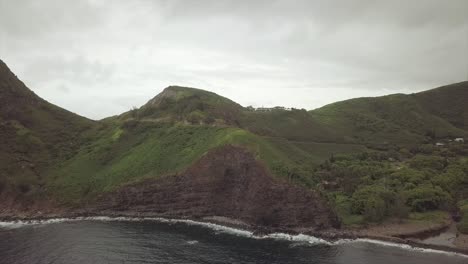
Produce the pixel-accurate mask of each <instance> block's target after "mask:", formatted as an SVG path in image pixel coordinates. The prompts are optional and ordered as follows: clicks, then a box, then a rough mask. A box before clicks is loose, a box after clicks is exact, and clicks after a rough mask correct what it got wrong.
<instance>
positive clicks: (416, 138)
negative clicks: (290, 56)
mask: <svg viewBox="0 0 468 264" xmlns="http://www.w3.org/2000/svg"><path fill="white" fill-rule="evenodd" d="M467 98H468V82H463V83H458V84H453V85H448V86H444V87H440V88H437V89H433V90H430V91H426V92H422V93H417V94H411V95H405V94H393V95H387V96H382V97H373V98H356V99H351V100H346V101H342V102H337V103H333V104H330V105H327V106H324V107H322V108H319V109H316V110H313V111H310V114H311V115H312V116H314V117H315V118H316V119H318V120H320V123H321V124H322V125H324V126H328V127H330V128H332V129H333V130H335V131H338V132H339V133H341V136H342V137H343V138H351V139H352V140H353V141H355V142H359V143H363V144H386V143H396V144H411V143H421V142H424V141H426V140H427V139H428V138H431V137H432V138H445V137H452V138H453V137H461V136H466V135H467V131H466V130H464V129H466V122H465V121H466V114H467V113H468V109H467V107H468V106H467V104H466V100H467Z"/></svg>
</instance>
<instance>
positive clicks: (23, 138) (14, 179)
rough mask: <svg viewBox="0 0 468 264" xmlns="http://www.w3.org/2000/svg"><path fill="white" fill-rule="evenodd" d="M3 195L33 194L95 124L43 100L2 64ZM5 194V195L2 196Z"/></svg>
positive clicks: (0, 160)
mask: <svg viewBox="0 0 468 264" xmlns="http://www.w3.org/2000/svg"><path fill="white" fill-rule="evenodd" d="M0 114H1V115H0V133H1V137H0V193H13V195H16V194H18V195H23V194H24V195H33V194H34V193H35V192H36V191H37V190H38V189H39V188H40V187H41V186H42V185H43V184H44V181H45V175H44V170H45V169H47V167H48V166H49V165H50V164H51V163H53V162H54V161H57V160H63V159H65V158H66V157H71V156H72V155H73V153H74V151H76V150H77V149H78V148H79V147H80V145H81V143H82V132H84V131H85V130H88V129H90V128H91V127H93V126H94V122H93V121H90V120H88V119H86V118H83V117H81V116H78V115H76V114H73V113H71V112H69V111H67V110H64V109H62V108H60V107H57V106H55V105H53V104H50V103H48V102H47V101H45V100H43V99H41V98H40V97H38V96H37V95H36V94H34V93H33V92H32V91H31V90H29V89H28V88H27V87H26V86H25V85H24V84H23V82H21V81H20V80H19V79H18V78H17V77H16V76H15V75H14V74H13V73H12V72H11V71H10V69H9V68H8V67H7V66H6V64H5V63H4V62H3V61H0ZM0 195H1V194H0Z"/></svg>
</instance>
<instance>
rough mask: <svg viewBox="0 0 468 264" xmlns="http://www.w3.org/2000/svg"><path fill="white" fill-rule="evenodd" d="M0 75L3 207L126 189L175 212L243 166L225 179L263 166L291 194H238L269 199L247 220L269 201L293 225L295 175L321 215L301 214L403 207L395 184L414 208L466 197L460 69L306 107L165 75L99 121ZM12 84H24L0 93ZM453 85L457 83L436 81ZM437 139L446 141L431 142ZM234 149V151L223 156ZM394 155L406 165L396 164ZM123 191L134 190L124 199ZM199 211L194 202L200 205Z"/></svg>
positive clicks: (78, 203) (114, 202) (76, 204)
mask: <svg viewBox="0 0 468 264" xmlns="http://www.w3.org/2000/svg"><path fill="white" fill-rule="evenodd" d="M5 67H6V65H5ZM0 68H1V65H0ZM0 86H1V87H0V102H1V101H2V100H3V101H5V102H7V103H8V104H3V105H2V106H0V113H1V119H0V131H1V132H2V135H3V137H2V138H1V139H0V169H1V171H2V173H1V174H0V198H1V199H2V201H3V202H0V215H2V214H3V215H11V214H23V213H24V214H27V213H30V214H33V213H37V211H38V210H40V211H54V210H59V209H69V210H75V209H76V210H80V209H81V210H87V209H90V208H96V206H97V207H99V206H101V207H99V208H100V209H99V210H105V211H107V212H111V211H112V210H117V208H120V209H119V210H127V209H128V207H126V205H128V204H129V203H132V202H134V203H135V205H136V206H139V208H140V209H141V210H143V211H142V212H144V213H152V214H160V213H164V214H166V215H173V216H176V215H177V216H180V212H181V211H176V210H175V208H172V209H171V208H170V207H171V206H169V203H172V202H175V203H174V204H176V205H180V206H182V207H183V208H182V209H183V210H182V209H181V210H182V211H183V212H186V214H185V215H186V216H187V217H191V216H195V215H194V214H192V212H191V211H190V208H189V207H185V206H186V205H187V204H188V205H190V204H192V202H193V204H194V205H197V206H198V205H200V204H199V203H202V202H197V201H198V200H203V201H208V200H210V199H214V200H216V199H221V200H222V199H225V198H226V197H225V196H223V193H222V192H221V191H219V188H220V186H224V184H219V182H218V181H221V182H225V183H226V184H227V183H229V184H231V182H230V181H228V180H230V178H233V179H244V180H242V181H239V182H235V184H232V185H230V186H231V187H229V188H231V189H228V190H227V191H228V192H231V191H235V190H244V191H245V192H250V191H251V190H252V189H249V188H254V187H255V186H254V185H251V183H253V182H256V180H255V174H252V173H250V172H249V171H251V170H253V171H257V172H259V173H260V172H261V174H262V175H263V176H262V177H263V179H265V182H269V183H271V184H269V185H268V186H269V187H268V188H270V187H271V188H273V187H274V186H276V187H274V189H282V190H285V191H284V192H278V193H277V194H276V195H275V196H274V197H270V198H271V199H273V200H272V201H275V200H274V199H277V201H276V202H277V203H280V204H284V201H283V199H290V198H291V199H292V200H291V204H290V205H291V206H290V207H289V206H286V205H285V206H284V208H276V207H274V206H273V205H272V204H270V203H266V201H267V200H269V199H270V198H268V199H264V198H265V197H263V198H262V199H263V200H262V199H260V200H262V201H263V202H265V203H264V204H259V203H260V200H257V199H256V198H252V199H251V200H248V201H244V202H242V203H239V206H241V207H243V208H244V206H247V204H249V203H253V204H252V206H253V207H255V206H266V207H268V208H267V209H268V210H265V211H263V213H262V214H263V215H257V214H254V213H253V211H252V212H251V213H249V214H245V215H243V219H244V220H246V221H248V220H249V219H254V218H255V219H257V220H255V221H254V220H252V223H253V224H260V223H261V222H262V221H261V220H260V219H267V220H268V221H272V218H271V215H277V216H278V217H280V218H281V219H282V220H281V221H282V222H281V223H277V224H278V225H280V226H288V224H287V222H288V221H293V219H288V218H287V216H286V215H287V213H285V212H288V210H293V211H294V210H296V209H292V208H302V207H303V206H304V204H303V202H304V201H301V200H300V199H299V197H296V196H293V195H292V194H290V191H287V190H292V189H295V188H299V189H297V190H300V191H298V192H300V193H306V194H307V193H308V194H310V197H316V198H314V199H312V200H313V202H312V200H310V203H312V205H311V208H321V209H320V210H319V211H320V213H319V214H320V215H318V216H317V218H316V219H321V220H319V221H318V222H314V221H312V222H307V221H306V222H307V223H308V225H310V226H309V227H310V228H319V227H320V226H328V227H332V226H339V224H337V223H334V222H333V221H332V219H336V217H337V215H338V216H339V218H340V221H342V222H343V223H350V222H353V221H355V220H356V219H361V220H362V219H363V218H364V217H366V219H368V220H369V221H377V220H381V219H383V217H387V216H388V214H389V211H388V210H397V209H398V210H403V209H405V208H406V207H404V208H402V207H401V206H400V205H399V204H397V203H396V201H397V199H396V198H395V197H400V196H403V197H406V196H408V198H407V200H405V204H406V205H405V206H408V207H411V208H412V209H411V210H420V208H423V209H424V210H426V209H425V208H426V207H427V208H429V209H430V210H434V209H443V206H444V205H445V204H444V203H447V204H450V206H452V207H454V206H455V205H454V202H455V201H460V202H461V201H463V200H464V199H468V194H466V192H464V191H463V190H462V189H460V188H463V186H465V185H464V184H465V183H464V181H463V179H464V178H463V177H462V176H463V175H465V173H466V172H465V167H463V166H465V165H464V163H463V159H462V158H460V157H463V155H465V154H464V153H465V149H464V148H463V146H464V145H463V144H458V143H454V142H453V139H454V138H455V137H465V136H466V135H467V131H466V130H464V128H465V125H466V124H465V123H464V118H465V115H466V113H467V112H468V109H466V106H465V105H464V104H463V102H464V101H463V98H468V96H467V92H468V82H463V83H458V84H453V85H448V86H445V88H444V87H442V88H437V89H435V90H434V91H432V90H431V91H429V92H427V93H417V94H414V95H403V94H395V95H388V96H383V97H376V98H359V99H350V100H346V101H343V102H337V103H334V104H330V105H327V106H324V107H322V108H320V109H316V110H312V111H305V110H302V109H291V110H285V109H278V108H276V109H271V110H268V111H256V110H255V109H250V108H246V107H243V106H241V105H239V104H237V103H235V102H233V101H231V100H229V99H228V98H225V97H222V96H219V95H217V94H215V93H212V92H208V91H204V90H201V89H196V88H189V87H180V86H170V87H167V88H166V89H164V90H163V92H162V93H160V94H158V95H156V96H155V97H154V98H152V99H150V100H149V101H148V103H146V104H145V105H143V106H142V107H140V108H135V109H132V110H130V111H128V112H125V113H122V114H121V115H118V116H114V117H109V118H106V119H105V120H101V121H91V120H89V119H86V118H83V117H80V116H78V115H76V114H73V113H71V112H68V111H66V110H63V109H61V108H59V107H57V106H54V105H52V104H50V103H48V102H46V101H45V100H43V99H41V98H39V97H38V96H36V95H35V94H34V93H33V92H32V91H30V90H29V89H28V88H27V87H26V86H25V85H24V84H23V83H22V82H21V81H20V80H19V79H18V78H17V77H16V76H14V74H13V73H12V72H11V71H10V70H9V69H8V70H5V69H3V70H1V69H0ZM454 87H455V88H454ZM15 89H16V90H18V91H19V93H20V94H19V96H16V97H15V96H12V94H10V92H8V93H3V91H15ZM452 90H453V91H456V92H455V94H454V95H451V94H449V95H446V94H445V91H452ZM448 93H450V92H448ZM7 95H8V96H7ZM434 97H436V98H435V99H434ZM452 97H456V98H454V99H452ZM452 101H453V103H451V102H452ZM436 142H437V143H439V142H444V143H445V144H446V145H447V146H446V147H443V148H440V147H436V146H435V145H434V144H435V143H436ZM213 153H214V154H213ZM420 155H423V157H420ZM430 155H433V156H434V157H432V156H430ZM426 156H429V157H426ZM222 157H229V158H224V159H223V158H222ZM230 159H233V160H237V161H236V162H234V163H233V164H231V165H229V166H228V164H230V163H229V160H230ZM223 164H225V165H226V166H224V165H223ZM415 164H416V165H415ZM420 164H423V165H422V166H421V165H420ZM427 164H429V165H431V166H432V165H434V166H433V167H434V169H432V170H431V171H428V172H425V174H421V173H418V172H417V171H415V168H418V169H420V168H424V167H425V166H426V165H427ZM348 166H349V167H348ZM196 168H198V169H196ZM400 168H404V169H403V170H402V171H403V172H405V173H407V174H408V175H406V174H404V175H401V172H400V171H399V170H400ZM467 168H468V167H467ZM198 171H203V173H202V174H199V172H198ZM434 171H437V173H434ZM467 171H468V170H467ZM195 172H196V173H195ZM398 173H400V174H398ZM181 175H183V176H181ZM190 175H192V176H193V177H194V178H193V179H192V178H191V177H192V176H190ZM206 175H210V177H208V178H206V177H205V176H206ZM217 175H218V176H219V178H218V176H217ZM246 175H247V176H248V177H247V176H246ZM437 175H450V177H449V176H447V177H446V178H440V177H438V176H437ZM348 176H349V177H348ZM171 177H176V178H174V179H173V178H171ZM187 177H188V178H187ZM222 177H224V178H222ZM243 177H244V178H243ZM245 177H246V178H245ZM385 177H393V178H392V180H394V181H397V180H398V181H401V180H402V179H403V181H405V180H407V178H409V179H411V181H414V182H412V183H411V185H408V186H406V187H405V188H409V190H410V191H411V192H409V191H408V190H406V189H405V190H401V189H398V188H397V187H398V186H403V184H401V183H400V184H397V185H395V186H396V187H395V186H393V187H392V188H394V189H393V190H392V191H388V186H387V185H386V184H387V181H386V180H383V178H385ZM399 177H400V178H399ZM175 179H180V180H181V181H182V180H184V181H186V180H187V181H189V179H190V181H192V180H193V181H194V182H191V183H190V184H189V185H190V186H192V185H193V186H198V187H200V186H202V185H200V184H199V182H198V181H201V182H205V181H206V183H207V184H208V183H209V184H210V186H212V188H210V189H209V190H208V191H207V192H206V193H207V194H206V195H207V196H205V195H200V194H199V193H198V192H193V193H192V194H188V193H187V194H185V193H184V192H181V191H180V188H181V187H180V186H183V184H179V183H178V182H177V181H176V182H173V181H174V180H175ZM385 179H386V178H385ZM145 183H151V186H153V187H154V188H153V189H145V187H146V186H145ZM424 184H425V185H424ZM162 185H164V186H167V188H169V189H168V190H167V191H166V190H165V191H164V192H163V193H165V195H166V196H167V195H170V194H174V197H170V198H167V197H166V196H165V197H166V198H167V199H166V198H165V199H164V201H166V202H167V203H168V204H167V205H164V204H158V199H157V197H158V196H157V195H155V196H151V195H150V193H151V192H152V191H154V190H157V191H158V192H162V191H161V189H160V188H159V187H158V186H162ZM257 185H258V184H257ZM374 185H375V186H377V187H375V186H374ZM382 185H383V186H382ZM265 186H266V185H265ZM272 186H273V187H272ZM198 187H197V188H198ZM374 187H375V188H374ZM135 188H136V189H135ZM171 188H174V189H171ZM265 188H266V187H265ZM140 189H141V190H142V191H145V193H147V194H148V197H146V196H145V197H142V196H138V192H135V190H140ZM452 189H453V191H451V190H452ZM369 190H372V191H369ZM408 192H409V193H408ZM427 194H434V195H437V197H439V198H440V200H443V201H444V203H442V202H440V201H430V202H427V201H426V200H424V199H427V197H426V196H424V195H427ZM126 195H130V196H134V195H136V197H137V198H138V199H137V198H135V199H136V200H132V201H130V200H128V199H127V196H126ZM362 195H364V197H366V198H367V197H368V196H372V197H373V199H374V198H375V200H376V201H379V205H382V204H383V205H384V208H385V209H382V211H378V212H375V211H372V210H374V209H372V208H374V207H375V206H376V205H375V204H372V205H368V204H366V203H365V202H363V201H362V200H361V197H362ZM421 195H422V196H424V197H423V198H421V197H419V196H421ZM150 196H151V197H153V198H151V197H150ZM207 197H208V198H207ZM223 197H224V198H223ZM230 197H231V196H230ZM232 197H239V196H237V194H236V195H234V196H232ZM232 197H231V198H232ZM252 197H254V196H252ZM285 197H289V198H285ZM388 197H393V198H392V199H388ZM231 198H229V199H231ZM293 198H294V199H293ZM449 198H450V199H449ZM103 199H104V200H103ZM106 199H107V200H106ZM180 199H182V200H180ZM191 199H193V201H192V200H191ZM197 199H198V200H197ZM206 199H208V200H206ZM226 199H227V198H226ZM232 199H234V198H232ZM236 199H237V198H236ZM179 200H180V202H181V203H178V202H177V201H179ZM44 201H50V203H49V202H44ZM421 201H422V202H421ZM426 203H427V204H426ZM219 204H221V203H219ZM219 204H218V203H213V204H211V203H210V207H203V206H201V205H200V206H201V207H200V208H202V209H203V210H205V211H206V212H207V213H206V214H208V212H220V214H224V216H226V217H227V216H230V217H232V215H228V214H229V212H227V211H225V210H221V208H220V207H217V206H220V205H219ZM234 204H235V203H234ZM295 205H297V206H298V207H295ZM102 206H104V207H102ZM366 206H368V207H369V208H370V209H369V208H368V207H366ZM399 206H400V207H399ZM425 206H426V207H425ZM270 207H271V208H270ZM151 208H153V209H154V210H156V208H160V209H158V210H163V211H164V210H166V211H165V212H159V211H158V212H157V211H151V210H153V209H151ZM161 208H166V209H161ZM245 208H247V207H245ZM249 208H250V207H249ZM288 208H289V209H288ZM324 208H328V209H330V210H328V209H326V210H325V209H324ZM394 208H396V209H394ZM179 209H180V208H179ZM269 209H271V210H269ZM203 210H201V211H203ZM369 210H371V211H369ZM294 212H295V213H294V214H296V213H297V214H298V215H299V213H298V212H296V211H294ZM309 213H312V211H307V214H309ZM206 214H203V213H202V214H201V215H200V213H197V217H207V216H209V215H206ZM367 214H369V215H367ZM182 215H184V213H182ZM221 216H223V215H221ZM273 218H275V217H273ZM314 219H315V218H314ZM323 219H329V220H327V221H330V222H328V223H325V222H323ZM304 221H305V220H304ZM306 222H304V223H306ZM319 222H320V223H321V224H319ZM296 224H297V225H300V223H299V222H298V223H296Z"/></svg>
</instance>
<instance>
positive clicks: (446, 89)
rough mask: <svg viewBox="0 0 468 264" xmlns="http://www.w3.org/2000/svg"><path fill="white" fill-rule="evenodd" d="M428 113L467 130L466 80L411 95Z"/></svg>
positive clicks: (467, 82) (467, 91) (467, 96)
mask: <svg viewBox="0 0 468 264" xmlns="http://www.w3.org/2000/svg"><path fill="white" fill-rule="evenodd" d="M411 96H412V97H413V98H414V99H415V100H416V101H418V102H419V103H420V104H421V105H422V106H423V107H424V109H426V110H427V111H428V112H429V113H431V114H433V115H435V116H438V117H440V118H442V119H444V120H447V121H448V122H450V123H451V124H452V125H454V126H455V127H458V128H461V129H464V130H468V103H467V101H468V81H466V82H460V83H456V84H451V85H447V86H442V87H439V88H436V89H432V90H429V91H425V92H421V93H417V94H414V95H411Z"/></svg>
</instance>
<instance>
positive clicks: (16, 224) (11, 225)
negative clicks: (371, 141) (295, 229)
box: [0, 216, 468, 258]
mask: <svg viewBox="0 0 468 264" xmlns="http://www.w3.org/2000/svg"><path fill="white" fill-rule="evenodd" d="M73 221H103V222H111V221H123V222H141V221H156V222H161V223H169V224H175V223H184V224H187V225H194V226H201V227H205V228H209V229H212V230H214V231H215V232H216V233H224V234H230V235H236V236H241V237H248V238H253V239H274V240H281V241H291V242H299V243H303V244H310V245H316V244H322V245H329V246H337V245H342V244H350V243H369V244H376V245H380V246H386V247H396V248H400V249H404V250H411V251H417V252H424V253H437V254H445V255H450V256H459V257H465V258H468V255H465V254H461V253H455V252H449V251H443V250H437V249H429V248H422V247H413V246H411V245H408V244H401V243H394V242H387V241H381V240H375V239H368V238H358V239H339V240H336V241H327V240H325V239H322V238H318V237H314V236H309V235H305V234H298V235H290V234H285V233H272V234H268V235H263V236H259V235H254V233H253V232H251V231H248V230H242V229H237V228H233V227H227V226H223V225H219V224H214V223H207V222H199V221H194V220H186V219H168V218H160V217H141V218H137V217H108V216H92V217H76V218H54V219H47V220H25V221H23V220H18V221H3V222H2V221H0V229H1V228H3V229H15V228H21V227H24V226H35V225H48V224H54V223H63V222H73ZM197 242H198V241H188V242H187V243H189V244H195V243H197Z"/></svg>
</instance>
